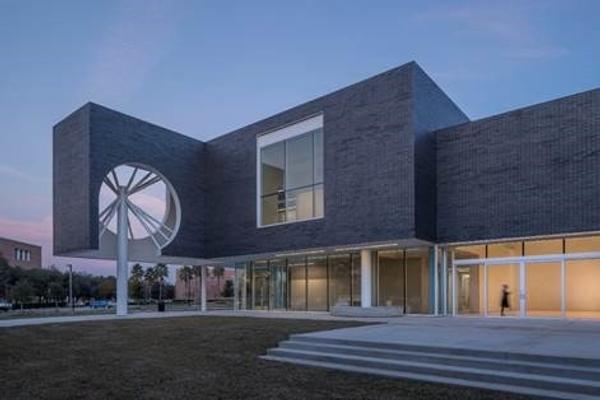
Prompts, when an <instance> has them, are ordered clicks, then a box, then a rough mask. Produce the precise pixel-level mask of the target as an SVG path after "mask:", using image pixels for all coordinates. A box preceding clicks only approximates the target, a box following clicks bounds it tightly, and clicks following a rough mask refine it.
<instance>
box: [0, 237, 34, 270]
mask: <svg viewBox="0 0 600 400" xmlns="http://www.w3.org/2000/svg"><path fill="white" fill-rule="evenodd" d="M0 256H2V257H3V258H4V259H5V260H6V261H7V262H8V265H10V266H11V267H21V268H24V269H33V268H42V248H41V247H40V246H37V245H35V244H30V243H24V242H19V241H17V240H12V239H7V238H2V237H0Z"/></svg>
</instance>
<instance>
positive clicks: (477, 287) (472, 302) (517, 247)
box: [447, 235, 600, 318]
mask: <svg viewBox="0 0 600 400" xmlns="http://www.w3.org/2000/svg"><path fill="white" fill-rule="evenodd" d="M449 250H450V251H448V252H447V253H448V256H447V257H448V260H449V261H448V262H449V268H448V274H449V275H448V285H447V291H448V296H447V301H448V305H449V307H448V308H449V310H450V311H452V309H453V308H454V309H455V311H456V312H457V313H458V314H482V311H481V310H482V307H483V304H484V302H483V300H485V305H486V307H487V310H486V311H487V315H490V316H499V315H501V314H502V313H503V311H504V315H512V316H530V317H561V316H566V317H574V318H578V317H582V318H588V317H591V318H600V236H598V235H590V236H573V237H563V238H548V239H545V238H534V239H530V240H524V241H512V242H501V243H488V244H477V245H470V246H458V247H454V248H451V249H449ZM503 258H506V262H505V263H503V262H502V259H503ZM470 260H481V263H480V264H471V262H472V261H470ZM477 262H478V261H477ZM452 268H454V269H455V270H456V281H455V282H454V284H455V286H456V293H454V294H452V278H451V276H452V275H451V271H452ZM521 295H522V296H523V297H521ZM453 299H455V300H456V302H457V304H456V305H453V304H452V300H453ZM521 308H523V309H521ZM503 309H504V310H503Z"/></svg>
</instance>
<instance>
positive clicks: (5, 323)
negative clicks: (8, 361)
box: [0, 310, 398, 328]
mask: <svg viewBox="0 0 600 400" xmlns="http://www.w3.org/2000/svg"><path fill="white" fill-rule="evenodd" d="M206 316H210V317H251V318H276V319H310V320H324V321H359V322H369V323H373V322H375V323H377V322H379V323H390V322H393V321H394V320H396V319H398V318H358V317H357V318H350V317H333V316H331V315H330V314H329V313H327V312H302V311H293V312H290V311H285V312H284V311H232V310H218V311H217V310H215V311H204V312H203V311H167V312H137V313H131V314H128V315H125V316H117V315H116V314H98V315H72V316H71V315H69V316H60V317H38V318H14V319H4V320H0V328H12V327H19V326H30V325H47V324H65V323H74V322H90V321H121V320H132V319H153V318H179V317H206Z"/></svg>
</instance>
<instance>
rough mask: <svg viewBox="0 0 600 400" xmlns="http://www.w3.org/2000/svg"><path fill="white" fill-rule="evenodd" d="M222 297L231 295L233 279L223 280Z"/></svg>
mask: <svg viewBox="0 0 600 400" xmlns="http://www.w3.org/2000/svg"><path fill="white" fill-rule="evenodd" d="M221 295H222V296H223V297H233V281H231V280H229V279H227V280H226V281H225V287H224V288H223V292H222V293H221Z"/></svg>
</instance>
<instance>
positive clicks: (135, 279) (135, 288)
mask: <svg viewBox="0 0 600 400" xmlns="http://www.w3.org/2000/svg"><path fill="white" fill-rule="evenodd" d="M143 281H144V267H142V266H141V265H140V264H135V265H134V266H133V267H132V268H131V276H130V277H129V292H130V293H131V297H132V298H134V299H136V300H139V299H140V298H142V296H143V286H144V282H143Z"/></svg>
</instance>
